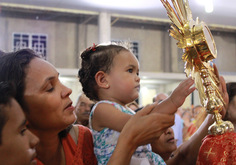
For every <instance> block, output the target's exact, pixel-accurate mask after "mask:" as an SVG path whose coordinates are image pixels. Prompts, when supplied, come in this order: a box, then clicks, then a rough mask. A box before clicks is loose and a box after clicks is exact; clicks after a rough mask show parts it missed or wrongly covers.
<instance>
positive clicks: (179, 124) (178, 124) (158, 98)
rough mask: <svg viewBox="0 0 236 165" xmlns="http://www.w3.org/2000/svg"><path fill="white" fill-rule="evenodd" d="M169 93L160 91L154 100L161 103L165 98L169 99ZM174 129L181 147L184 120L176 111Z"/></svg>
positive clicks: (178, 144)
mask: <svg viewBox="0 0 236 165" xmlns="http://www.w3.org/2000/svg"><path fill="white" fill-rule="evenodd" d="M167 98H168V95H167V94H165V93H159V94H157V95H156V96H154V97H153V101H154V102H157V103H161V102H162V101H163V100H165V99H167ZM172 129H173V130H174V136H175V139H176V140H177V147H179V146H180V145H181V144H182V143H183V122H182V119H181V117H180V116H179V115H177V114H176V113H175V124H174V125H173V126H172Z"/></svg>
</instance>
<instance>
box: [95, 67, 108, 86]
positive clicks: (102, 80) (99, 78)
mask: <svg viewBox="0 0 236 165" xmlns="http://www.w3.org/2000/svg"><path fill="white" fill-rule="evenodd" d="M95 81H96V83H97V85H98V87H100V88H104V89H107V88H109V84H108V81H107V74H106V73H104V72H103V71H98V72H97V73H96V75H95Z"/></svg>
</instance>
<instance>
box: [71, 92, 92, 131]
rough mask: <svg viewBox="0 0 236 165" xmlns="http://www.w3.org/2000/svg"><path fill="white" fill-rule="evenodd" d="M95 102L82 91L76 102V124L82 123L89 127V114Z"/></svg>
mask: <svg viewBox="0 0 236 165" xmlns="http://www.w3.org/2000/svg"><path fill="white" fill-rule="evenodd" d="M93 105H94V102H92V101H91V100H89V98H87V97H86V96H85V94H84V93H80V94H79V96H78V98H77V102H76V104H75V114H76V117H77V119H76V121H75V124H81V125H83V126H86V127H89V125H88V123H89V114H90V111H91V108H92V106H93Z"/></svg>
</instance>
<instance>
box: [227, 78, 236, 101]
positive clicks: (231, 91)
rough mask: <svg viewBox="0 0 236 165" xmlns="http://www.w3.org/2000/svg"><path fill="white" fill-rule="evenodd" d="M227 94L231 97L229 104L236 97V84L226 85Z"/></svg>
mask: <svg viewBox="0 0 236 165" xmlns="http://www.w3.org/2000/svg"><path fill="white" fill-rule="evenodd" d="M226 89H227V93H228V95H229V103H231V101H232V100H233V98H234V96H236V82H229V83H227V84H226Z"/></svg>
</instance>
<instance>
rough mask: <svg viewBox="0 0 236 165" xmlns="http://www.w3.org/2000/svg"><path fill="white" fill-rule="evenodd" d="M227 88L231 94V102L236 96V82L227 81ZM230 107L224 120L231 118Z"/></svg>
mask: <svg viewBox="0 0 236 165" xmlns="http://www.w3.org/2000/svg"><path fill="white" fill-rule="evenodd" d="M226 89H227V93H228V95H229V104H230V103H231V102H232V100H233V98H234V96H236V82H228V83H226ZM228 115H229V114H228V109H227V110H226V115H225V117H224V120H229V119H228V117H229V116H228Z"/></svg>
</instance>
